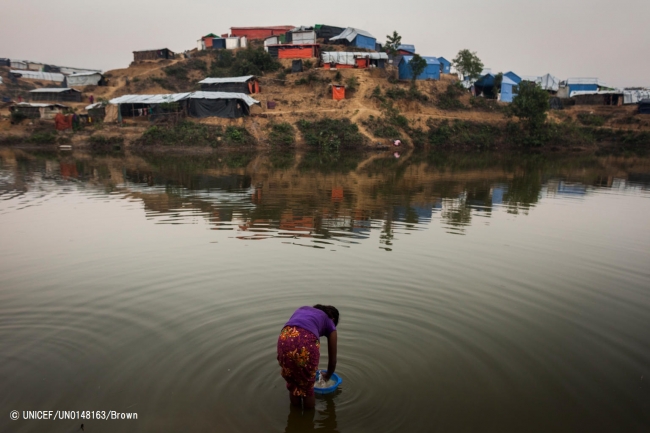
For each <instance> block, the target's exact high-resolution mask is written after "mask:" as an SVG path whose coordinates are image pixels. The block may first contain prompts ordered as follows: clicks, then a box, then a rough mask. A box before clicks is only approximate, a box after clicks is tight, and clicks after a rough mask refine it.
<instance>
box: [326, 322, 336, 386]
mask: <svg viewBox="0 0 650 433" xmlns="http://www.w3.org/2000/svg"><path fill="white" fill-rule="evenodd" d="M337 341H338V336H337V334H336V331H332V333H331V334H330V336H329V337H327V373H325V376H324V379H325V380H329V379H330V377H332V374H334V370H336V343H337Z"/></svg>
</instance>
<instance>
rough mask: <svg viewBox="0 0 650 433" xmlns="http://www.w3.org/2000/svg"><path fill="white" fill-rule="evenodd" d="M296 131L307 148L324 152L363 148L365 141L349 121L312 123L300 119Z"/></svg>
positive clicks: (338, 120) (354, 125) (327, 119)
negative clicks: (300, 133) (299, 133)
mask: <svg viewBox="0 0 650 433" xmlns="http://www.w3.org/2000/svg"><path fill="white" fill-rule="evenodd" d="M298 129H300V132H302V134H303V136H304V137H305V142H306V143H307V144H308V145H309V146H312V147H316V148H318V149H320V150H325V151H338V150H339V149H346V148H347V149H354V148H358V147H361V146H363V144H364V143H365V141H366V139H365V137H364V136H363V134H361V133H360V132H359V127H358V126H357V125H356V124H355V123H352V122H350V120H349V119H329V118H324V119H321V120H316V121H313V122H310V121H307V120H305V119H301V120H299V121H298Z"/></svg>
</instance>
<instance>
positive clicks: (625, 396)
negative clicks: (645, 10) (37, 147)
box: [0, 149, 650, 433]
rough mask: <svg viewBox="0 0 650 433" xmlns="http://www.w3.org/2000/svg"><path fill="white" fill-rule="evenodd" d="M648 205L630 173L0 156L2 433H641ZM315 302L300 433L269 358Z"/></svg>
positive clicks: (456, 164) (563, 163)
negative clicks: (312, 399)
mask: <svg viewBox="0 0 650 433" xmlns="http://www.w3.org/2000/svg"><path fill="white" fill-rule="evenodd" d="M649 188H650V159H644V158H638V157H627V158H626V157H596V156H554V157H551V156H526V157H516V156H499V155H440V154H434V153H432V154H428V155H427V154H408V153H407V154H402V155H401V157H400V158H399V159H396V158H394V157H393V155H391V154H386V155H383V154H382V155H379V154H377V155H347V156H344V157H340V158H338V159H334V160H333V159H332V158H331V157H327V156H322V155H314V154H301V155H292V154H288V155H253V154H246V153H244V154H235V155H211V156H178V155H162V156H160V155H158V156H154V155H149V156H146V155H145V156H143V155H140V156H138V155H92V154H82V153H80V154H77V153H61V154H57V153H38V152H27V151H20V150H9V149H0V431H1V432H33V431H47V432H74V431H79V430H78V429H79V426H80V424H81V422H83V423H84V424H85V431H86V432H92V433H94V432H116V431H120V432H127V431H128V432H183V431H188V432H189V431H206V432H207V431H218V432H266V431H269V432H272V431H276V432H283V431H288V432H307V431H313V430H318V431H322V432H391V431H400V432H424V431H426V432H647V431H650V385H649V382H650V192H649ZM315 303H327V304H333V305H335V306H337V307H338V308H339V309H340V311H341V322H340V324H339V364H338V369H337V371H338V373H339V374H340V375H341V377H342V378H343V381H344V382H343V385H342V386H341V388H340V390H339V391H338V392H337V393H336V394H335V395H332V396H329V397H327V398H319V399H318V400H317V407H316V411H315V412H312V413H311V414H307V415H303V414H301V413H300V412H292V411H290V408H289V401H288V396H287V392H286V390H285V389H284V382H283V380H282V378H281V377H280V374H279V367H278V366H277V363H276V360H275V344H276V341H277V336H278V333H279V331H280V329H281V328H282V326H283V324H284V322H285V321H286V320H287V319H288V318H289V316H290V315H291V313H292V312H293V310H294V309H295V308H297V307H299V306H302V305H312V304H315ZM322 349H323V357H322V358H321V367H325V366H326V365H327V359H326V353H327V351H326V343H325V341H323V348H322ZM12 410H19V411H21V413H22V411H27V410H95V411H108V410H116V411H119V412H136V413H137V414H138V420H137V421H93V420H90V421H89V420H81V421H77V420H72V421H69V420H67V421H60V420H57V421H24V420H19V421H11V420H10V418H9V413H10V411H12Z"/></svg>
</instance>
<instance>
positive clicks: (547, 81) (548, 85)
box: [537, 74, 560, 93]
mask: <svg viewBox="0 0 650 433" xmlns="http://www.w3.org/2000/svg"><path fill="white" fill-rule="evenodd" d="M537 84H538V85H539V86H540V87H541V88H542V89H544V90H546V91H548V92H551V93H555V92H557V91H558V90H560V80H558V79H557V77H554V76H553V75H551V74H546V75H543V76H541V77H540V78H539V81H537Z"/></svg>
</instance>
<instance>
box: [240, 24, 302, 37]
mask: <svg viewBox="0 0 650 433" xmlns="http://www.w3.org/2000/svg"><path fill="white" fill-rule="evenodd" d="M295 27H296V26H270V27H231V28H230V35H231V36H238V37H241V36H245V37H246V38H247V39H250V40H256V39H266V38H268V37H269V36H276V35H282V34H284V33H286V32H288V31H289V30H291V29H293V28H295Z"/></svg>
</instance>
